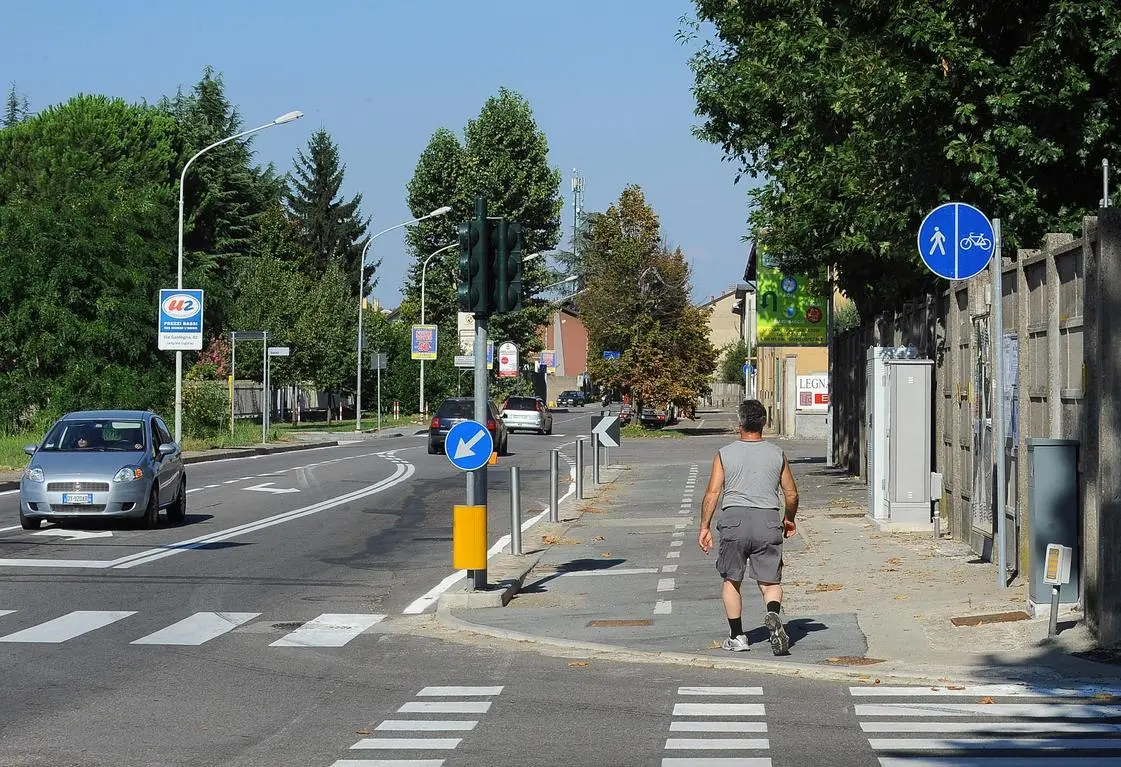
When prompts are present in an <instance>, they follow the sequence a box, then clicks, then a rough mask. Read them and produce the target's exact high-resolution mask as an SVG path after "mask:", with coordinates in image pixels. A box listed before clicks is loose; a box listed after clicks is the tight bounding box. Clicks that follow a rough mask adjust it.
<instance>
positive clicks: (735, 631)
mask: <svg viewBox="0 0 1121 767" xmlns="http://www.w3.org/2000/svg"><path fill="white" fill-rule="evenodd" d="M728 630H729V631H730V632H731V634H730V636H731V637H732V639H735V638H736V637H738V636H739V635H740V634H742V633H743V618H729V619H728Z"/></svg>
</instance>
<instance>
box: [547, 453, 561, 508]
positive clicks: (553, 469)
mask: <svg viewBox="0 0 1121 767" xmlns="http://www.w3.org/2000/svg"><path fill="white" fill-rule="evenodd" d="M559 482H560V450H550V451H549V521H550V522H560V501H559V495H560V488H559V487H558V483H559Z"/></svg>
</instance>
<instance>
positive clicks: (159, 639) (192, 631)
mask: <svg viewBox="0 0 1121 767" xmlns="http://www.w3.org/2000/svg"><path fill="white" fill-rule="evenodd" d="M258 615H260V613H195V614H194V615H190V616H188V617H186V618H184V619H183V620H181V621H179V622H178V623H173V624H171V625H170V626H168V627H167V628H163V629H160V630H159V631H156V632H154V633H152V634H149V635H148V636H146V637H141V638H140V639H137V640H135V641H133V642H129V644H155V645H190V646H197V645H200V644H203V643H204V642H209V641H210V640H211V639H215V638H217V637H220V636H222V635H223V634H225V633H227V632H229V631H233V630H234V629H236V628H237V627H238V626H240V625H241V624H243V623H245V622H247V621H251V620H253V619H254V618H256V617H257V616H258Z"/></svg>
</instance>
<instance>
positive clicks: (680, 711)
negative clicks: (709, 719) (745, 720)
mask: <svg viewBox="0 0 1121 767" xmlns="http://www.w3.org/2000/svg"><path fill="white" fill-rule="evenodd" d="M764 714H766V709H765V708H764V707H763V704H762V703H674V704H673V715H674V716H763V715H764Z"/></svg>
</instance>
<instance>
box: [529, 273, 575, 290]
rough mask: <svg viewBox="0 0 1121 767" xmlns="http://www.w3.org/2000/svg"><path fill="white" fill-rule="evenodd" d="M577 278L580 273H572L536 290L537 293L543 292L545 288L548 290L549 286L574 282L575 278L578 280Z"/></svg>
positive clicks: (553, 286)
mask: <svg viewBox="0 0 1121 767" xmlns="http://www.w3.org/2000/svg"><path fill="white" fill-rule="evenodd" d="M578 279H580V275H578V274H574V275H572V276H571V277H565V278H564V279H563V280H561V281H560V282H554V283H553V284H552V285H546V286H545V287H543V288H541V290H539V291H537V292H538V293H544V292H545V291H546V290H548V289H549V288H555V287H558V286H560V285H564V284H566V283H569V282H575V281H576V280H578Z"/></svg>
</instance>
